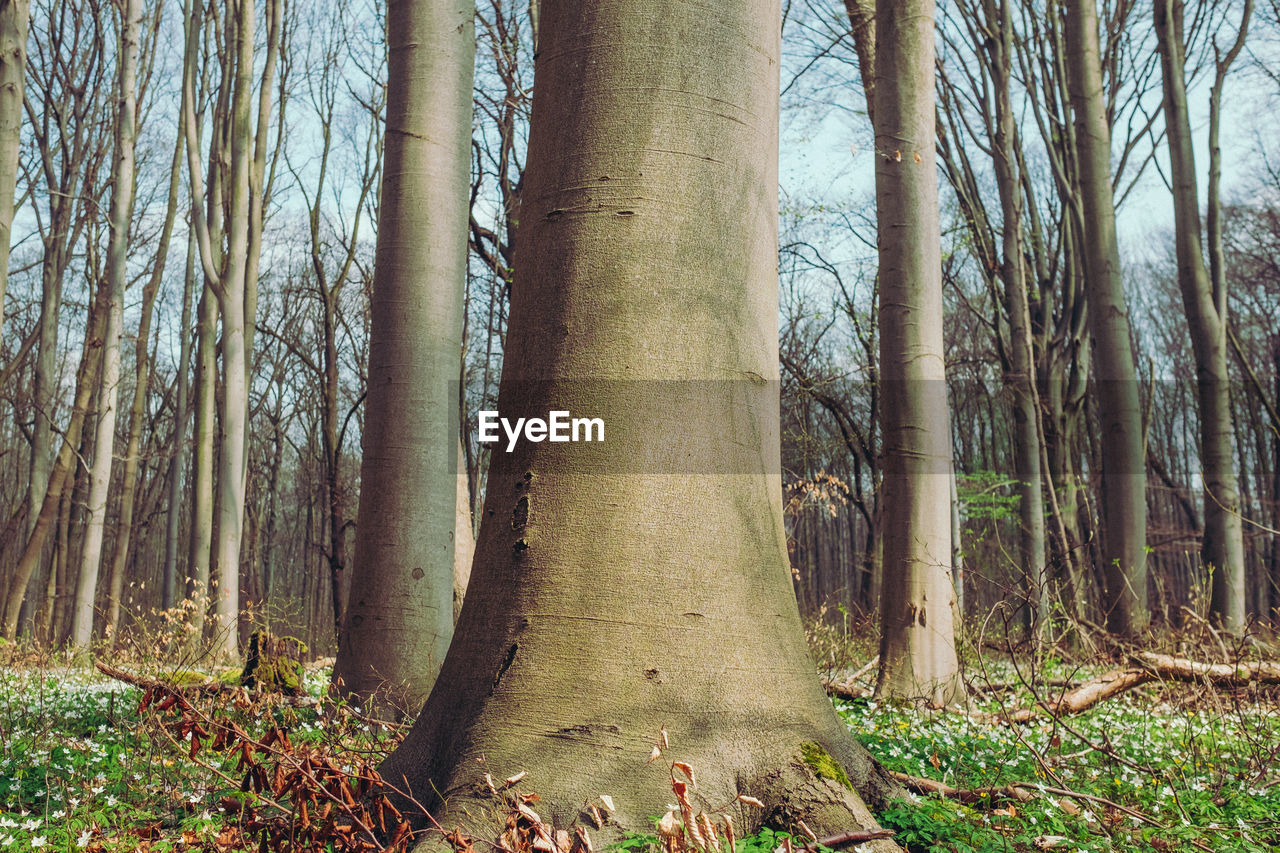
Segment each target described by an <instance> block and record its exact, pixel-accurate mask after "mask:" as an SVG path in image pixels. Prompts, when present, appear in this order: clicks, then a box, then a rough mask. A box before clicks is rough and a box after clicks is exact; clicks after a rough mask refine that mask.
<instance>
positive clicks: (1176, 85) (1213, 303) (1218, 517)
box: [1153, 0, 1246, 633]
mask: <svg viewBox="0 0 1280 853" xmlns="http://www.w3.org/2000/svg"><path fill="white" fill-rule="evenodd" d="M1153 11H1154V15H1155V26H1156V43H1157V46H1158V48H1159V51H1160V64H1161V68H1162V70H1163V72H1164V74H1163V77H1164V115H1165V138H1166V139H1167V140H1168V144H1169V161H1170V174H1171V176H1172V184H1173V214H1174V225H1175V234H1176V240H1175V246H1176V252H1177V258H1178V287H1179V289H1180V290H1181V291H1182V306H1183V310H1184V311H1185V313H1186V316H1187V325H1188V326H1189V327H1190V331H1191V348H1192V352H1193V353H1194V354H1195V360H1196V392H1197V400H1198V402H1199V405H1200V471H1201V476H1202V479H1203V484H1204V542H1203V545H1202V547H1201V557H1202V559H1203V561H1204V565H1205V568H1206V569H1208V570H1209V572H1210V573H1211V574H1212V577H1213V585H1212V594H1211V597H1210V604H1209V612H1210V615H1211V616H1212V617H1213V618H1214V619H1215V621H1217V623H1218V624H1219V625H1220V626H1221V627H1223V628H1225V629H1226V630H1228V631H1232V632H1236V633H1239V632H1240V631H1243V630H1244V627H1245V615H1246V614H1245V577H1244V526H1243V523H1242V521H1241V516H1240V493H1239V490H1238V488H1237V486H1236V472H1235V464H1234V456H1233V454H1232V450H1231V439H1232V435H1233V428H1232V423H1231V388H1230V376H1229V375H1228V373H1227V296H1226V288H1225V286H1222V287H1220V288H1219V289H1218V290H1217V291H1216V292H1215V289H1214V286H1213V282H1212V281H1211V280H1210V278H1209V271H1208V270H1207V269H1206V268H1205V263H1204V257H1203V255H1202V254H1201V250H1200V245H1201V230H1200V199H1199V195H1198V193H1197V190H1196V163H1195V152H1194V150H1193V145H1192V139H1191V114H1190V110H1189V108H1188V106H1187V85H1186V71H1185V55H1184V53H1185V50H1186V45H1185V44H1184V41H1183V34H1182V25H1183V4H1182V2H1181V0H1156V2H1155V6H1154V10H1153ZM1242 36H1243V33H1242ZM1219 85H1221V84H1219ZM1215 118H1216V116H1215ZM1214 189H1215V190H1216V189H1217V187H1216V186H1215V187H1214ZM1211 203H1212V202H1211Z"/></svg>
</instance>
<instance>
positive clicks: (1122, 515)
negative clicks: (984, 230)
mask: <svg viewBox="0 0 1280 853" xmlns="http://www.w3.org/2000/svg"><path fill="white" fill-rule="evenodd" d="M1065 17H1066V45H1067V66H1068V79H1067V83H1068V87H1067V88H1068V92H1069V97H1070V101H1071V107H1072V111H1073V112H1074V113H1075V131H1076V139H1075V141H1076V150H1077V159H1078V161H1079V169H1080V186H1079V193H1080V200H1081V206H1082V208H1083V214H1084V215H1083V220H1084V233H1083V235H1082V237H1083V245H1082V247H1081V254H1082V255H1083V257H1084V263H1085V290H1086V292H1087V294H1088V302H1089V314H1088V322H1089V331H1090V335H1091V337H1092V338H1093V343H1094V352H1093V364H1094V371H1095V374H1094V375H1095V380H1094V385H1095V389H1096V400H1097V404H1098V408H1097V417H1098V421H1099V427H1100V435H1099V437H1098V438H1099V444H1100V450H1101V453H1100V455H1101V462H1102V476H1101V483H1102V485H1101V492H1102V494H1101V504H1102V507H1101V514H1100V515H1101V519H1100V520H1101V522H1102V555H1101V556H1102V563H1103V566H1102V568H1103V572H1104V575H1105V578H1106V585H1105V590H1104V597H1105V602H1104V604H1105V610H1106V618H1107V627H1108V629H1110V630H1111V631H1114V632H1115V633H1117V634H1122V635H1134V634H1137V633H1139V632H1141V631H1142V630H1144V629H1145V628H1146V626H1147V622H1148V613H1147V555H1146V545H1147V504H1146V467H1145V459H1146V455H1145V454H1144V453H1143V447H1142V445H1143V435H1142V407H1141V403H1140V400H1139V395H1138V377H1137V371H1136V368H1135V366H1134V360H1133V348H1132V345H1131V343H1130V333H1129V310H1128V308H1127V306H1126V305H1125V298H1124V281H1123V276H1122V272H1123V270H1122V269H1121V266H1120V248H1119V244H1118V243H1117V240H1116V220H1115V199H1114V196H1113V193H1112V187H1111V128H1110V126H1109V125H1108V119H1107V102H1106V93H1105V91H1104V90H1103V86H1102V64H1101V57H1100V53H1099V47H1098V15H1097V8H1096V6H1095V0H1068V2H1067V3H1066V10H1065Z"/></svg>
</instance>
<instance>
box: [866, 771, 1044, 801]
mask: <svg viewBox="0 0 1280 853" xmlns="http://www.w3.org/2000/svg"><path fill="white" fill-rule="evenodd" d="M889 775H891V776H892V777H893V778H895V779H897V780H898V781H899V782H901V783H902V784H903V786H905V787H906V788H907V789H909V790H912V791H915V792H916V793H917V794H937V795H938V796H940V797H946V798H947V799H949V800H959V801H960V802H962V803H966V804H972V803H989V802H992V801H993V800H1017V801H1018V802H1020V803H1025V802H1027V801H1028V800H1030V799H1031V792H1030V791H1029V790H1027V787H1026V786H1024V785H1017V784H1014V785H996V786H991V787H987V788H953V787H951V786H950V785H948V784H947V783H946V782H939V781H938V780H936V779H927V778H925V777H924V776H912V775H910V774H907V773H899V772H897V771H896V770H891V771H890V772H889Z"/></svg>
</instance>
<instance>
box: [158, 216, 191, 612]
mask: <svg viewBox="0 0 1280 853" xmlns="http://www.w3.org/2000/svg"><path fill="white" fill-rule="evenodd" d="M196 251H197V249H196V244H195V235H194V234H193V233H192V232H190V231H188V232H187V261H186V272H185V273H184V275H183V279H182V281H183V285H182V313H181V315H180V316H181V318H182V319H181V320H180V321H179V324H178V329H179V332H178V334H179V335H180V338H179V343H178V377H177V384H178V390H177V395H176V396H177V401H176V404H175V407H174V415H173V458H172V459H171V460H170V461H169V498H168V503H167V505H168V510H167V512H166V515H165V523H164V564H163V567H162V569H161V580H160V584H161V588H160V607H161V609H162V610H169V609H170V608H172V607H173V606H174V605H175V604H177V597H178V539H179V527H180V525H179V522H180V520H181V519H180V516H181V513H182V469H183V468H184V467H185V465H184V463H185V458H186V452H187V421H189V420H190V419H191V409H190V406H189V401H188V399H187V397H188V394H189V388H190V387H191V383H190V381H189V378H190V377H189V376H188V374H189V373H190V372H191V332H192V328H191V308H192V304H191V303H192V302H193V301H194V296H195V288H196V267H195V253H196Z"/></svg>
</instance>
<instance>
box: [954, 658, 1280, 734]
mask: <svg viewBox="0 0 1280 853" xmlns="http://www.w3.org/2000/svg"><path fill="white" fill-rule="evenodd" d="M1136 658H1137V660H1138V661H1139V662H1140V663H1141V664H1142V666H1139V667H1132V668H1129V669H1113V670H1111V671H1110V672H1108V673H1106V674H1104V675H1100V676H1098V677H1097V678H1094V679H1092V680H1090V681H1086V682H1085V683H1084V684H1081V685H1080V686H1079V687H1076V688H1074V689H1072V690H1069V691H1067V692H1065V693H1063V694H1061V695H1060V696H1059V697H1058V698H1057V699H1054V700H1051V701H1048V702H1041V703H1039V704H1038V705H1037V706H1035V707H1032V708H1018V709H1015V710H1012V711H997V712H995V713H992V714H976V715H974V716H975V717H976V718H977V719H979V720H984V721H986V722H989V723H1029V722H1031V721H1032V720H1034V719H1035V718H1036V717H1037V716H1038V715H1039V714H1040V713H1042V712H1043V713H1047V714H1049V715H1050V716H1053V717H1064V716H1071V715H1073V714H1079V713H1080V712H1082V711H1087V710H1088V709H1089V708H1092V707H1093V706H1094V705H1097V704H1098V703H1099V702H1102V701H1104V700H1107V699H1110V698H1112V697H1114V696H1119V695H1120V694H1121V693H1124V692H1126V691H1128V690H1132V689H1133V688H1135V687H1138V686H1140V685H1143V684H1147V683H1150V682H1152V681H1158V680H1159V681H1181V682H1187V683H1192V684H1204V683H1208V684H1211V685H1213V686H1215V687H1248V686H1249V685H1251V684H1280V663H1277V662H1275V661H1240V662H1239V663H1201V662H1199V661H1193V660H1189V659H1187V658H1176V657H1173V656H1172V655H1161V654H1156V653H1155V652H1141V653H1139V654H1138V655H1136Z"/></svg>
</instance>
